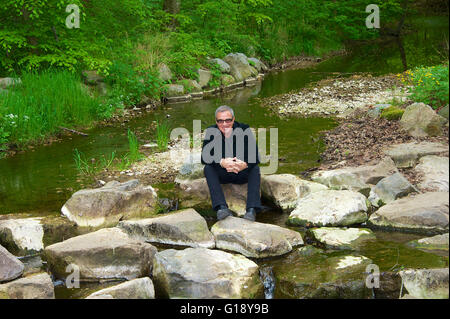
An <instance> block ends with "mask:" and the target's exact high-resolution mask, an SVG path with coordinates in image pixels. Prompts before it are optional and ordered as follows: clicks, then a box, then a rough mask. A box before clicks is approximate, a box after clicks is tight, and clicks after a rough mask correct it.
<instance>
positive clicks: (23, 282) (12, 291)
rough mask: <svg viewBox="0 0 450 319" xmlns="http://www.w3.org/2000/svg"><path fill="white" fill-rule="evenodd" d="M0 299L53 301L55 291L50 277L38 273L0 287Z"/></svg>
mask: <svg viewBox="0 0 450 319" xmlns="http://www.w3.org/2000/svg"><path fill="white" fill-rule="evenodd" d="M0 299H55V290H54V288H53V282H52V279H51V278H50V276H49V275H48V274H47V273H40V274H35V275H31V276H28V277H25V278H20V279H16V280H14V281H11V282H8V283H6V284H3V285H0Z"/></svg>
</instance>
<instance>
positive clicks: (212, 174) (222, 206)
mask: <svg viewBox="0 0 450 319" xmlns="http://www.w3.org/2000/svg"><path fill="white" fill-rule="evenodd" d="M215 117H216V124H215V125H212V126H210V127H208V128H207V129H206V131H205V137H204V140H203V148H202V163H203V164H205V168H204V173H205V177H206V181H207V183H208V187H209V193H210V195H211V201H212V207H213V209H214V210H215V211H216V212H217V219H218V220H222V219H225V218H226V217H228V216H231V215H232V212H231V211H230V210H229V209H228V205H227V203H226V201H225V196H224V193H223V190H222V186H221V184H229V183H232V184H245V183H248V186H247V207H246V213H245V215H244V218H245V219H248V220H250V221H255V219H256V213H257V212H259V211H260V209H261V198H260V183H261V176H260V171H259V166H258V164H259V155H258V146H257V145H256V139H255V137H254V135H253V132H252V131H251V129H250V127H249V126H248V125H247V124H243V123H238V122H235V118H234V112H233V109H232V108H230V107H229V106H226V105H222V106H220V107H219V108H217V110H216V114H215Z"/></svg>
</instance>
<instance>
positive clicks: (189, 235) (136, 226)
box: [118, 208, 215, 248]
mask: <svg viewBox="0 0 450 319" xmlns="http://www.w3.org/2000/svg"><path fill="white" fill-rule="evenodd" d="M118 227H119V228H121V229H122V230H124V231H125V232H126V233H127V234H129V235H130V236H131V237H132V238H135V239H138V240H142V241H146V242H154V243H162V244H171V245H181V246H190V247H205V248H214V247H215V242H214V236H213V235H212V234H211V232H210V231H209V229H208V225H207V224H206V221H205V219H204V218H203V217H202V216H201V215H200V214H199V213H197V212H196V211H195V210H193V209H192V208H191V209H185V210H181V211H178V212H173V213H170V214H167V215H165V216H161V217H154V218H147V219H140V220H130V221H123V222H120V223H119V225H118Z"/></svg>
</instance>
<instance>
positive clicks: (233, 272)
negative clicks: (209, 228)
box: [153, 248, 263, 299]
mask: <svg viewBox="0 0 450 319" xmlns="http://www.w3.org/2000/svg"><path fill="white" fill-rule="evenodd" d="M153 278H154V279H153V280H154V283H155V288H156V293H157V294H159V293H161V296H163V297H169V298H187V299H197V298H233V299H235V298H244V299H248V298H260V297H262V295H263V285H262V283H261V281H260V279H259V275H258V265H257V264H255V263H254V262H253V261H251V260H249V259H247V258H245V257H244V256H241V255H233V254H230V253H226V252H223V251H220V250H210V249H206V248H186V249H184V250H174V249H167V250H164V251H162V252H158V253H157V254H156V255H155V265H154V270H153Z"/></svg>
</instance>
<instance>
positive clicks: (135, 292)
mask: <svg viewBox="0 0 450 319" xmlns="http://www.w3.org/2000/svg"><path fill="white" fill-rule="evenodd" d="M86 299H155V289H154V287H153V282H152V280H151V279H150V278H148V277H144V278H138V279H133V280H130V281H126V282H124V283H121V284H119V285H116V286H112V287H109V288H106V289H102V290H99V291H96V292H94V293H93V294H90V295H89V296H87V297H86Z"/></svg>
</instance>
